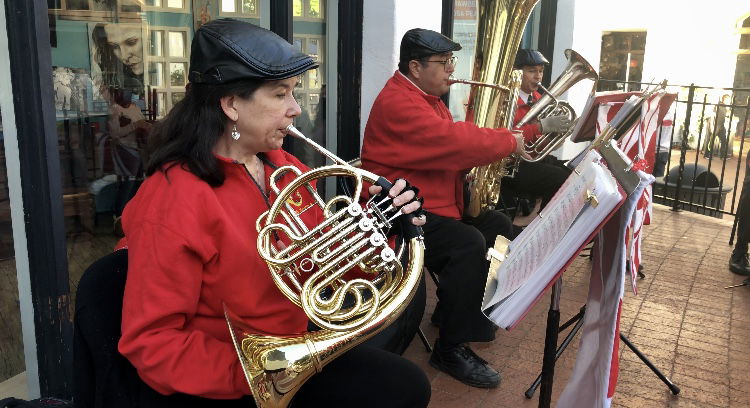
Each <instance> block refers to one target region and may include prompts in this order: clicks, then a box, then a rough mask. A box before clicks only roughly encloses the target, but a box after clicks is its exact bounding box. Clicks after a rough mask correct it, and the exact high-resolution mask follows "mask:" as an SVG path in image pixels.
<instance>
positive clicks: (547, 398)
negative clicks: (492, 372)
mask: <svg viewBox="0 0 750 408" xmlns="http://www.w3.org/2000/svg"><path fill="white" fill-rule="evenodd" d="M552 312H553V310H551V309H550V311H549V314H548V317H547V334H546V337H545V341H544V358H543V360H542V372H541V373H540V374H539V375H538V376H537V377H536V379H535V380H534V382H533V383H532V384H531V386H530V387H529V388H528V389H527V390H526V392H525V393H524V396H525V397H526V398H528V399H531V398H532V397H533V396H534V392H536V389H537V388H539V386H540V385H542V390H543V391H545V392H540V394H539V407H540V408H542V407H549V406H550V404H551V396H552V394H551V390H552V380H553V379H554V369H555V368H554V365H555V362H556V361H557V359H558V358H560V356H561V355H562V353H563V351H565V349H566V348H567V347H568V345H569V344H570V343H571V341H572V340H573V338H574V337H575V335H576V334H577V333H578V331H579V330H580V329H581V327H582V326H583V317H584V315H585V314H586V305H583V307H581V310H580V311H579V312H578V313H577V314H576V315H575V316H573V317H571V318H570V319H569V320H568V321H566V322H565V323H564V324H563V325H562V326H559V327H557V325H556V324H555V325H550V323H551V321H553V320H554V319H553V318H552V316H551V314H552ZM555 312H557V322H558V323H559V321H560V315H559V313H560V312H559V311H557V310H556V311H555ZM573 323H575V326H573V328H572V329H571V330H570V332H569V333H568V334H567V335H566V336H565V339H563V342H562V343H561V344H560V347H556V348H555V347H554V346H552V347H551V348H550V347H548V346H549V345H550V344H556V343H557V337H558V334H559V333H560V332H561V331H563V330H565V329H567V328H568V327H569V326H570V325H571V324H573ZM550 328H552V330H550ZM553 339H554V343H552V340H553ZM620 340H622V342H623V343H625V345H626V346H627V347H628V348H629V349H630V350H631V351H633V353H635V355H636V356H638V358H639V359H640V360H641V361H642V362H643V363H644V364H646V366H647V367H648V368H649V369H651V371H652V372H653V373H654V374H656V376H657V377H659V379H660V380H661V381H662V382H663V383H664V385H666V386H667V388H669V391H670V392H671V393H672V394H673V395H677V394H679V393H680V388H679V387H678V386H676V385H675V384H674V383H673V382H672V381H671V380H670V379H669V378H668V377H667V376H666V375H664V373H662V372H661V370H659V369H658V368H657V367H656V366H655V365H654V364H653V363H652V362H651V360H649V359H648V357H646V356H645V355H644V354H643V353H642V352H641V351H640V350H639V349H638V348H637V347H636V346H635V345H634V344H633V343H631V342H630V340H629V339H628V338H627V337H625V335H624V334H622V333H620ZM552 353H554V356H552ZM550 365H551V369H550V368H549V367H550ZM545 371H546V372H545ZM543 378H544V381H543Z"/></svg>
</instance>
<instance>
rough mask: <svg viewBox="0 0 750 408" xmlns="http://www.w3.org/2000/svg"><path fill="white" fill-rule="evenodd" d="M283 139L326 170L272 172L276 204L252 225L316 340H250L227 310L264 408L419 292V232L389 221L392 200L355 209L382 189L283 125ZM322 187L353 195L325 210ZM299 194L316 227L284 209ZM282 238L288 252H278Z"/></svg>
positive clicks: (288, 397)
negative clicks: (345, 183) (330, 182)
mask: <svg viewBox="0 0 750 408" xmlns="http://www.w3.org/2000/svg"><path fill="white" fill-rule="evenodd" d="M287 133H288V134H289V135H291V136H293V137H295V138H297V139H299V140H302V141H304V142H305V143H307V144H309V145H311V146H312V147H313V148H314V149H315V150H317V151H318V152H320V153H321V154H323V155H324V156H326V157H328V158H329V159H330V160H332V161H333V163H334V164H332V165H328V166H323V167H320V168H316V169H313V170H310V171H307V172H304V173H303V172H302V171H300V170H299V169H298V168H296V167H294V166H283V167H280V168H278V169H276V170H275V171H274V172H273V174H272V175H271V177H270V180H271V184H270V188H271V190H272V191H273V194H274V195H275V196H276V197H277V198H276V199H275V200H274V201H273V203H272V204H271V205H270V208H269V210H268V211H266V212H265V213H263V214H262V215H261V217H260V218H259V219H258V220H257V222H256V226H257V229H258V231H259V234H258V241H257V247H258V252H259V254H260V256H261V258H262V259H263V260H264V261H265V262H266V264H267V265H268V268H269V273H270V274H271V277H272V279H273V281H274V283H275V284H276V286H277V287H278V289H279V290H280V291H281V292H282V293H283V294H284V295H285V296H286V297H287V298H288V299H289V301H291V302H293V303H294V304H296V305H297V306H299V307H300V308H302V309H303V310H304V312H305V314H306V315H307V316H308V318H309V319H310V321H311V322H313V323H315V325H317V326H318V327H320V330H318V331H312V332H306V333H302V334H296V333H290V334H289V335H285V336H274V335H268V334H265V333H258V332H257V331H256V330H253V329H252V328H251V327H250V326H249V325H248V324H246V323H245V322H243V321H242V319H241V318H239V317H237V316H236V315H235V314H233V313H232V312H231V310H229V309H228V307H227V306H226V305H225V316H226V320H227V324H228V326H229V330H230V333H231V336H232V341H233V343H234V346H235V349H236V351H237V355H238V356H239V359H240V362H241V364H242V368H243V371H244V373H245V376H246V378H247V381H248V384H249V385H250V389H251V391H252V395H253V398H254V399H255V402H256V405H257V406H258V407H263V408H277V407H286V406H288V405H289V403H290V402H291V401H292V399H293V397H294V395H295V394H296V393H297V391H299V389H300V388H301V387H302V385H303V384H304V383H305V382H306V381H307V380H308V379H309V378H310V377H312V376H313V375H315V374H316V373H318V372H320V371H321V370H322V369H323V368H324V367H325V365H326V364H328V363H329V362H331V361H332V360H334V359H335V358H337V357H338V356H340V355H342V354H343V353H344V352H346V351H347V350H349V349H351V348H352V347H354V346H356V345H357V344H359V343H362V342H363V341H365V340H367V339H368V338H370V337H372V336H374V335H375V334H377V333H378V332H379V331H381V330H382V329H384V328H385V327H387V326H388V325H389V324H390V323H391V322H393V321H394V320H395V319H396V318H397V317H398V316H399V315H400V314H401V312H403V310H404V309H405V308H406V306H407V305H408V303H409V301H410V300H411V298H412V297H413V296H414V293H415V291H416V289H417V287H418V286H419V283H420V282H421V273H422V265H423V258H424V246H423V241H422V236H421V228H419V227H415V226H413V225H412V224H411V223H410V222H408V220H403V221H402V220H397V219H396V218H397V217H399V216H402V217H403V215H402V214H401V213H400V210H398V209H396V208H394V206H393V205H391V202H390V201H391V199H390V198H381V197H382V196H381V195H377V196H374V197H372V198H370V200H369V201H367V202H366V203H365V204H364V205H362V204H361V203H360V198H361V196H362V192H363V189H364V186H365V183H372V184H377V185H380V186H381V187H383V190H384V191H388V190H389V189H390V187H391V184H390V183H389V182H388V181H387V180H385V179H384V178H382V177H379V176H377V175H376V174H373V173H371V172H368V171H365V170H362V169H359V168H355V167H354V166H352V165H350V164H348V163H346V162H345V161H343V160H342V159H340V158H338V157H337V156H335V155H334V154H332V153H331V152H329V151H328V150H326V149H324V148H323V147H321V146H319V145H318V144H317V143H315V142H313V141H312V140H310V139H308V138H307V137H305V136H304V135H303V134H302V133H300V132H299V131H298V130H297V129H295V128H294V127H293V126H291V125H290V126H289V127H288V128H287ZM287 172H292V173H293V174H294V175H295V178H294V180H293V181H292V182H291V183H289V184H288V185H286V186H285V187H283V188H282V187H280V186H277V185H276V182H275V181H276V180H278V179H279V178H280V176H281V175H283V174H285V173H287ZM327 177H345V178H349V179H350V180H352V182H353V183H352V184H353V186H354V187H353V193H352V194H351V195H350V196H347V195H338V196H335V197H333V198H331V199H330V200H328V201H325V200H324V199H323V198H322V197H320V195H319V194H318V193H317V191H316V190H315V187H314V182H316V181H318V180H324V179H325V178H327ZM302 190H306V191H307V193H309V194H310V195H311V196H312V197H313V198H314V201H315V202H314V204H312V205H317V206H319V208H320V209H321V211H322V213H323V221H322V222H320V223H319V224H318V225H306V224H305V222H303V220H302V219H301V217H300V216H299V213H300V210H299V209H296V210H295V209H293V208H292V206H291V205H290V202H292V201H294V200H295V197H299V196H298V195H297V193H298V192H300V191H302ZM385 196H387V194H385ZM376 197H377V198H376ZM406 218H407V219H408V218H410V217H409V216H407V217H406ZM396 221H401V224H400V227H401V230H402V233H401V234H402V235H401V237H400V239H399V240H397V241H398V242H397V245H396V249H395V250H394V249H392V248H391V247H390V246H389V244H388V238H387V231H388V229H389V228H391V226H393V225H394V223H395V222H396ZM280 238H283V240H284V241H286V242H289V243H288V244H285V245H281V244H279V241H280Z"/></svg>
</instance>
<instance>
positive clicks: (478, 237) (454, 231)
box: [423, 213, 496, 344]
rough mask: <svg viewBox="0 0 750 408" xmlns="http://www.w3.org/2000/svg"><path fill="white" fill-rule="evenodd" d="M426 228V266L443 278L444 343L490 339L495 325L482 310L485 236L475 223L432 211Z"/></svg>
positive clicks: (440, 288)
mask: <svg viewBox="0 0 750 408" xmlns="http://www.w3.org/2000/svg"><path fill="white" fill-rule="evenodd" d="M423 229H424V238H425V247H426V248H427V250H426V252H425V266H427V268H428V269H429V270H430V271H432V272H434V273H436V274H437V275H438V276H439V277H440V282H439V285H438V289H437V296H438V301H439V302H440V314H439V324H440V338H441V340H442V341H443V342H444V343H445V344H450V343H464V342H470V341H491V340H492V339H494V338H495V329H496V326H495V325H494V324H493V323H492V322H491V321H490V320H489V319H487V317H486V316H485V315H484V314H483V313H482V310H481V307H482V298H483V296H484V287H485V284H486V283H487V261H486V259H485V253H486V251H487V244H486V242H485V238H484V236H483V235H482V233H481V232H480V230H479V229H477V228H476V227H474V226H471V225H468V224H466V223H464V222H461V221H459V220H456V219H453V218H448V217H441V216H439V215H434V214H430V213H428V214H427V224H425V225H424V227H423ZM493 243H494V238H493Z"/></svg>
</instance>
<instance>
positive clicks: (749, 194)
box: [729, 155, 750, 276]
mask: <svg viewBox="0 0 750 408" xmlns="http://www.w3.org/2000/svg"><path fill="white" fill-rule="evenodd" d="M749 242H750V155H747V157H746V158H745V178H744V179H743V181H742V193H741V195H740V201H739V203H738V204H737V242H735V244H734V250H733V251H732V256H731V257H730V258H729V270H730V271H732V272H733V273H736V274H738V275H743V276H750V261H748V255H747V250H748V243H749Z"/></svg>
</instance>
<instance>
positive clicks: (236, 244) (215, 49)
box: [119, 19, 430, 407]
mask: <svg viewBox="0 0 750 408" xmlns="http://www.w3.org/2000/svg"><path fill="white" fill-rule="evenodd" d="M314 68H317V63H315V62H314V61H313V59H312V58H310V57H309V56H307V55H305V54H302V53H300V52H298V51H296V50H295V48H294V47H293V46H292V45H290V44H289V43H287V42H286V41H285V40H283V39H282V38H281V37H279V36H277V35H276V34H273V33H271V32H270V31H267V30H265V29H262V28H259V27H256V26H253V25H251V24H249V23H245V22H240V21H237V20H231V19H223V20H215V21H212V22H209V23H207V24H204V25H203V26H201V28H200V29H199V30H198V31H197V32H196V34H195V37H194V39H193V44H192V53H191V60H190V74H189V78H190V85H189V88H188V90H187V92H186V94H185V98H184V99H183V100H182V101H180V102H179V103H178V104H176V105H175V107H174V108H173V109H172V111H171V112H170V113H169V114H168V115H167V116H166V117H165V118H164V120H163V121H162V122H161V123H160V124H159V125H158V126H157V128H156V129H155V133H154V135H153V137H152V139H153V143H154V144H153V146H152V149H151V152H150V156H149V163H148V166H147V170H146V171H147V175H148V178H147V179H146V181H145V182H144V183H143V185H142V186H141V188H140V190H139V191H138V193H137V195H136V196H135V197H134V198H133V199H132V200H131V201H130V202H129V204H128V205H127V207H126V209H125V211H124V213H123V217H122V220H123V229H124V232H125V239H126V241H127V242H126V244H127V247H128V250H129V254H128V262H129V267H128V279H127V284H126V288H125V297H124V302H123V319H122V338H121V340H120V342H119V351H120V352H121V353H122V354H123V355H124V356H125V357H126V358H127V359H128V360H129V361H130V362H131V363H132V364H133V366H135V368H136V369H137V371H138V374H139V376H140V378H141V379H142V380H143V381H144V382H145V383H146V384H147V385H148V386H149V387H150V388H151V389H153V390H155V392H153V391H150V392H149V393H147V394H148V395H147V396H146V397H144V396H143V395H141V396H140V397H141V403H142V404H141V405H140V406H149V405H150V406H162V407H163V406H180V407H192V406H196V407H197V406H201V407H203V406H205V407H225V406H226V407H230V406H231V407H234V406H237V407H247V406H254V405H253V404H254V402H253V399H252V398H251V397H249V394H250V389H249V387H248V383H247V382H246V378H245V374H244V373H243V368H242V367H241V365H240V362H239V360H238V358H237V354H236V352H235V350H234V347H233V345H232V340H231V338H230V333H229V330H228V329H227V324H226V322H225V316H224V308H223V305H224V304H226V305H227V306H228V307H230V308H231V309H232V311H233V312H235V313H236V314H238V315H239V316H241V317H242V318H243V319H244V321H245V322H246V323H247V324H248V325H250V326H252V327H253V328H254V329H256V330H257V331H258V332H259V333H267V334H271V335H286V334H290V333H302V332H305V331H306V330H307V325H308V318H307V316H306V315H305V313H304V312H303V311H302V309H300V308H299V307H297V306H296V305H295V304H293V303H292V302H290V301H289V300H288V299H286V298H285V297H284V296H283V295H282V294H281V293H280V292H279V290H278V289H277V287H276V286H275V285H274V282H273V280H272V278H271V275H270V273H269V270H268V266H267V265H266V263H265V262H263V260H262V259H261V258H260V255H259V253H258V248H257V245H256V241H257V238H258V232H257V226H256V220H258V219H259V217H260V216H261V214H262V213H264V212H265V211H267V210H268V209H269V207H270V206H271V204H270V203H271V202H273V200H274V199H275V197H274V194H275V193H274V190H273V188H272V186H284V185H285V184H287V183H289V179H291V178H293V176H294V175H293V174H290V173H287V174H285V175H284V176H283V177H281V178H280V179H277V180H269V178H270V175H271V173H272V172H273V171H274V169H276V168H278V167H281V166H286V165H291V166H295V167H297V168H299V169H300V170H302V171H303V172H304V171H305V170H307V169H306V167H305V166H304V165H303V164H302V163H300V162H299V161H298V160H297V159H296V158H295V157H293V156H292V155H290V154H288V153H286V152H284V151H283V150H281V146H282V141H283V139H284V137H285V136H286V135H287V133H288V130H287V127H288V126H289V125H291V123H292V121H293V119H294V118H295V117H296V116H297V115H299V114H300V107H299V105H298V104H297V102H296V101H295V99H294V97H293V95H292V91H293V89H294V86H295V84H296V82H297V80H298V77H299V75H300V74H302V73H303V72H305V71H307V70H309V69H314ZM405 185H406V183H405V182H404V181H403V180H400V181H398V182H396V183H395V185H394V186H393V188H391V189H390V191H389V192H388V194H389V196H390V197H391V198H392V204H393V205H394V206H395V207H400V209H401V212H402V213H412V212H414V211H416V210H417V209H418V208H419V206H420V204H419V203H418V202H416V200H415V198H416V197H415V193H414V191H413V190H411V189H405ZM380 190H381V188H380V187H370V189H369V192H370V193H371V194H378V193H379V192H380ZM296 198H297V201H295V202H294V203H292V204H290V206H291V207H292V208H297V209H298V212H297V215H299V217H301V218H302V219H304V220H306V221H308V222H309V223H310V224H311V225H316V223H319V222H320V220H321V219H322V218H323V213H322V211H321V210H320V209H319V207H317V206H309V205H308V204H309V203H310V201H311V200H312V198H311V197H310V196H309V195H305V194H301V195H300V196H299V197H296ZM295 206H296V207H295ZM411 222H412V223H413V224H414V225H422V224H424V219H423V218H419V217H415V218H413V219H412V221H411ZM279 240H282V241H283V238H279ZM280 245H281V246H282V247H283V244H280ZM429 397H430V386H429V382H428V381H427V379H426V377H425V375H424V373H423V372H422V371H421V370H420V369H419V368H418V367H417V366H415V365H414V364H412V363H411V362H409V361H407V360H405V359H403V358H401V357H400V356H397V355H395V354H391V353H388V352H384V351H381V350H377V349H373V348H365V347H358V348H354V349H352V350H350V351H349V352H347V353H345V354H343V355H342V356H341V357H340V358H338V359H336V360H334V361H332V362H331V363H330V364H329V365H327V366H325V368H324V369H323V370H322V372H321V373H320V374H317V375H315V376H313V377H312V378H311V379H310V380H309V381H308V382H306V383H305V384H304V385H303V386H302V387H301V389H300V391H299V392H298V393H297V394H296V396H295V397H294V400H293V401H292V404H291V406H318V405H321V404H324V403H325V404H327V405H329V406H360V407H366V406H372V407H376V406H377V407H425V406H427V403H428V401H429Z"/></svg>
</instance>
